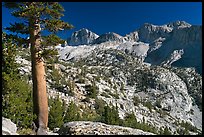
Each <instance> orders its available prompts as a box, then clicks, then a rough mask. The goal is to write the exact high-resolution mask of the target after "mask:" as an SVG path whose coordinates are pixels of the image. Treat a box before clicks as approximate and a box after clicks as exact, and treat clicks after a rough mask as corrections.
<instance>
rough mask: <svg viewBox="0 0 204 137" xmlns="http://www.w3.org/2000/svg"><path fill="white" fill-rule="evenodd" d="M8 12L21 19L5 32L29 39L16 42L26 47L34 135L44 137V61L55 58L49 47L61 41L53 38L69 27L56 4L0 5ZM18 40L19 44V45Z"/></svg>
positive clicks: (45, 106)
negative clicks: (29, 63) (31, 90)
mask: <svg viewBox="0 0 204 137" xmlns="http://www.w3.org/2000/svg"><path fill="white" fill-rule="evenodd" d="M4 6H5V7H6V8H9V9H11V10H12V11H13V12H12V13H11V14H12V15H13V16H15V17H17V18H19V19H21V20H20V21H22V22H19V23H14V24H11V26H10V27H7V28H6V30H9V31H11V32H14V33H16V34H17V35H18V34H19V33H21V34H25V35H28V36H29V40H25V39H23V38H22V39H20V40H21V42H22V43H24V44H28V43H29V44H30V45H31V47H30V50H31V61H32V81H33V98H34V99H33V106H34V114H36V115H37V119H35V120H34V122H35V124H36V126H37V128H38V132H37V134H46V129H47V124H48V101H47V94H46V78H45V68H44V65H45V64H44V58H47V57H50V56H51V55H55V54H56V51H54V50H51V49H50V48H49V47H51V46H56V45H57V44H59V43H60V42H62V40H61V39H60V38H59V37H57V36H56V35H54V33H56V32H57V31H61V30H63V29H71V28H72V27H73V26H72V25H70V24H68V23H66V22H63V21H62V20H60V18H61V16H63V11H64V9H63V7H62V6H61V5H60V4H59V3H58V2H4ZM44 30H48V31H49V32H51V34H50V35H48V36H45V37H42V36H41V32H42V31H44ZM20 40H19V41H20Z"/></svg>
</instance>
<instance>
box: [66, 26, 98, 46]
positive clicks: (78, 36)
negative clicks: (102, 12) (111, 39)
mask: <svg viewBox="0 0 204 137" xmlns="http://www.w3.org/2000/svg"><path fill="white" fill-rule="evenodd" d="M98 37H99V36H98V35H97V34H95V33H94V32H92V31H90V30H88V29H85V28H82V29H80V30H78V31H75V32H74V33H73V34H72V36H71V38H70V39H69V45H71V46H77V45H89V44H91V43H92V42H93V40H95V39H96V38H98Z"/></svg>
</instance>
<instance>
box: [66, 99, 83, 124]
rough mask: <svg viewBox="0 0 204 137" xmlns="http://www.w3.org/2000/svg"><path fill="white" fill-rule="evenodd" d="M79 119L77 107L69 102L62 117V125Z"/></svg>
mask: <svg viewBox="0 0 204 137" xmlns="http://www.w3.org/2000/svg"><path fill="white" fill-rule="evenodd" d="M79 119H80V115H79V112H78V108H77V105H76V104H75V103H74V102H73V101H71V103H70V104H69V106H68V108H67V111H66V113H65V116H64V123H66V122H70V121H77V120H79Z"/></svg>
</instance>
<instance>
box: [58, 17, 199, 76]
mask: <svg viewBox="0 0 204 137" xmlns="http://www.w3.org/2000/svg"><path fill="white" fill-rule="evenodd" d="M67 43H68V44H66V48H64V49H63V52H62V55H61V59H64V60H69V59H76V58H83V57H86V55H87V54H90V53H91V51H93V50H94V49H95V48H97V49H99V50H100V49H104V48H105V49H107V48H108V49H109V48H113V49H118V50H122V51H124V52H125V53H127V54H131V55H133V56H136V57H139V58H141V60H142V61H144V62H146V63H149V64H151V65H167V66H171V65H172V66H177V67H195V68H196V71H197V72H198V73H200V74H202V26H199V25H191V24H189V23H187V22H185V21H176V22H171V23H168V24H165V25H161V26H158V25H153V24H150V23H145V24H143V25H142V26H141V27H140V28H139V29H137V30H135V31H133V32H131V33H129V34H127V35H125V36H120V35H119V34H117V33H114V32H108V33H105V34H102V35H97V34H96V33H94V32H92V31H90V30H88V29H85V28H82V29H80V30H79V31H76V32H74V33H73V34H72V35H71V37H69V38H68V40H67ZM65 54H66V55H69V56H70V57H68V56H64V55H65Z"/></svg>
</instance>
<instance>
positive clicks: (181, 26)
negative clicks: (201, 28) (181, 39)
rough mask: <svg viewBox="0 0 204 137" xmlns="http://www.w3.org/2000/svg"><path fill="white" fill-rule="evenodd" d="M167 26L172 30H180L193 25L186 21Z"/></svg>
mask: <svg viewBox="0 0 204 137" xmlns="http://www.w3.org/2000/svg"><path fill="white" fill-rule="evenodd" d="M167 26H168V27H171V28H176V29H179V28H186V27H191V24H189V23H187V22H185V21H175V22H171V23H169V24H167Z"/></svg>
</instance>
